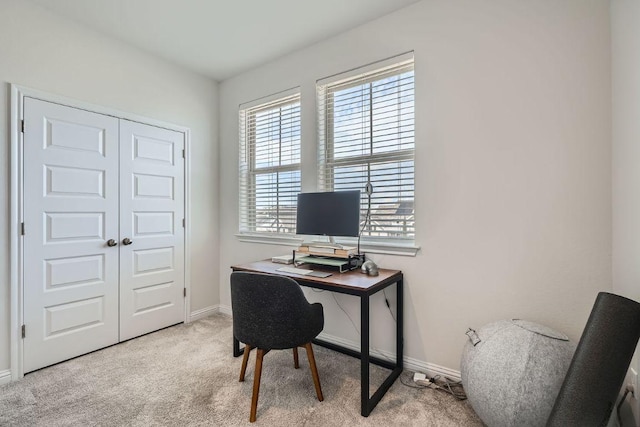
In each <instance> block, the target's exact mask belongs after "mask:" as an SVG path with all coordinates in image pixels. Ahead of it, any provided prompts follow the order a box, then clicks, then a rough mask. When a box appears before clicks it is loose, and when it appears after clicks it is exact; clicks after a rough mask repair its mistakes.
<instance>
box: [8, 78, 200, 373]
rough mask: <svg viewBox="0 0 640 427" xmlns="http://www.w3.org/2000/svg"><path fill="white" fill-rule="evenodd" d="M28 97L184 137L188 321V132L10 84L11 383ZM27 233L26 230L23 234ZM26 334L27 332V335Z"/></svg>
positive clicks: (19, 302) (19, 347)
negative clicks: (177, 133) (25, 110)
mask: <svg viewBox="0 0 640 427" xmlns="http://www.w3.org/2000/svg"><path fill="white" fill-rule="evenodd" d="M25 97H31V98H36V99H40V100H42V101H47V102H52V103H55V104H61V105H65V106H67V107H72V108H77V109H81V110H86V111H91V112H94V113H99V114H104V115H107V116H113V117H116V118H118V119H126V120H131V121H134V122H139V123H144V124H147V125H152V126H156V127H160V128H165V129H169V130H173V131H177V132H181V133H183V134H184V147H185V163H184V216H185V230H184V286H185V289H186V292H187V297H186V298H184V322H185V323H189V322H190V320H191V315H190V314H191V261H190V259H191V244H190V242H191V209H190V205H191V180H190V175H191V174H190V172H191V161H190V156H191V130H190V129H189V128H187V127H184V126H179V125H175V124H172V123H167V122H163V121H159V120H155V119H150V118H148V117H143V116H138V115H136V114H132V113H127V112H124V111H120V110H117V109H114V108H109V107H103V106H99V105H95V104H90V103H86V102H83V101H79V100H76V99H71V98H67V97H64V96H61V95H55V94H51V93H47V92H43V91H40V90H37V89H31V88H28V87H25V86H19V85H15V84H11V118H10V124H9V129H10V148H9V150H10V153H9V157H10V162H11V165H10V169H11V172H10V184H9V193H10V202H9V203H10V221H11V222H10V224H9V235H10V282H9V295H10V297H9V300H10V306H11V307H10V322H9V323H10V328H11V329H10V331H9V338H10V358H9V363H10V371H11V381H16V380H18V379H20V378H22V377H23V376H24V366H23V363H22V361H23V354H24V347H23V342H22V333H21V329H22V324H23V322H24V312H23V307H24V292H23V291H24V289H23V287H24V282H23V269H24V258H23V239H22V235H21V223H22V220H23V217H24V210H23V194H24V188H23V167H22V162H23V158H24V157H23V152H22V144H23V135H22V129H21V127H22V125H21V123H22V120H23V119H24V117H23V110H24V98H25ZM26 231H27V232H28V231H29V230H28V229H27V230H26ZM27 333H28V331H27Z"/></svg>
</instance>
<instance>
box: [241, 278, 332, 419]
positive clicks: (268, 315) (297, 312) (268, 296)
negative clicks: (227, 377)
mask: <svg viewBox="0 0 640 427" xmlns="http://www.w3.org/2000/svg"><path fill="white" fill-rule="evenodd" d="M231 308H232V311H233V334H234V336H235V337H236V338H237V339H238V341H240V342H243V343H244V344H245V347H244V356H243V358H242V366H241V368H240V381H241V382H242V381H244V376H245V372H246V370H247V362H248V359H249V353H250V352H251V350H252V349H256V369H255V372H254V378H253V396H252V398H251V412H250V415H249V421H250V422H254V421H255V420H256V414H257V408H258V395H259V392H260V377H261V375H262V360H263V358H264V356H265V354H267V353H268V352H269V351H270V350H272V349H278V350H280V349H288V348H291V349H293V361H294V367H295V368H296V369H297V368H299V363H298V347H304V348H305V350H306V351H307V358H308V359H309V368H310V369H311V376H312V378H313V383H314V386H315V389H316V395H317V396H318V400H319V401H321V402H322V401H323V400H324V397H323V395H322V388H321V386H320V376H319V375H318V368H317V366H316V362H315V356H314V354H313V347H312V345H311V340H313V339H314V338H315V337H316V336H317V335H318V334H319V333H320V332H321V331H322V328H323V327H324V315H323V311H322V305H321V304H320V303H314V304H309V302H308V301H307V299H306V298H305V297H304V294H303V293H302V290H301V289H300V285H298V283H297V282H296V281H294V280H293V279H290V278H288V277H284V276H273V275H268V274H260V273H249V272H233V273H231Z"/></svg>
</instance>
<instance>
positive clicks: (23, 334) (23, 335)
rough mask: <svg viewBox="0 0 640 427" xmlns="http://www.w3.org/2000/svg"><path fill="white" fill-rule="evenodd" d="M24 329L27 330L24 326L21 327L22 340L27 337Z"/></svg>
mask: <svg viewBox="0 0 640 427" xmlns="http://www.w3.org/2000/svg"><path fill="white" fill-rule="evenodd" d="M26 329H27V328H26V326H25V325H22V338H24V337H26V336H27V331H26Z"/></svg>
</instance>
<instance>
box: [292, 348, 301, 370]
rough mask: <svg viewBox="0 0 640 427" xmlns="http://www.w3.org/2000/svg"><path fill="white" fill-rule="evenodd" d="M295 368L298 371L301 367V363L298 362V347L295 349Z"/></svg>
mask: <svg viewBox="0 0 640 427" xmlns="http://www.w3.org/2000/svg"><path fill="white" fill-rule="evenodd" d="M293 367H294V368H296V369H298V368H299V367H300V363H299V361H298V347H293Z"/></svg>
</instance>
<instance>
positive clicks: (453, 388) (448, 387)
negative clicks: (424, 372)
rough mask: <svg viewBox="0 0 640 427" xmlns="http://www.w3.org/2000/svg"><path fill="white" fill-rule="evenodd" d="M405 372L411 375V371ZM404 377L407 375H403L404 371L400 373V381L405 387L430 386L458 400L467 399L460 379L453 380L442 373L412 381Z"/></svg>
mask: <svg viewBox="0 0 640 427" xmlns="http://www.w3.org/2000/svg"><path fill="white" fill-rule="evenodd" d="M406 373H407V374H408V375H409V376H410V377H411V376H412V373H411V372H409V371H406ZM403 376H404V378H403ZM406 377H407V375H404V373H403V374H402V375H400V382H401V383H402V384H403V385H405V386H407V387H411V388H420V389H424V388H431V389H434V390H440V391H443V392H445V393H447V394H450V395H452V396H453V397H455V398H456V399H458V400H466V399H467V395H466V393H465V392H464V389H463V388H462V381H454V380H452V379H451V378H447V377H445V376H443V375H436V376H434V377H431V378H428V377H427V378H426V379H424V380H420V381H417V382H416V381H413V379H410V380H407V378H406Z"/></svg>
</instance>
